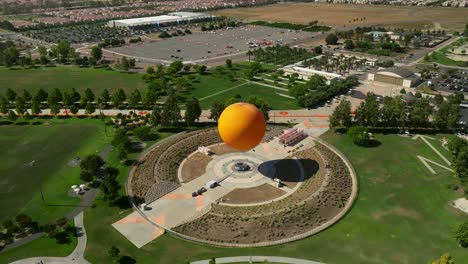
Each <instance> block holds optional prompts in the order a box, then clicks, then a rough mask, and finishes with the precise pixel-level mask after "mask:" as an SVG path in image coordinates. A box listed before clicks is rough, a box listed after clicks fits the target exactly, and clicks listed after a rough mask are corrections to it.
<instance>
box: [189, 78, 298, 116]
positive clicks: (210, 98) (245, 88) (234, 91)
mask: <svg viewBox="0 0 468 264" xmlns="http://www.w3.org/2000/svg"><path fill="white" fill-rule="evenodd" d="M205 82H208V80H206V81H205V80H203V79H202V81H201V82H200V83H195V84H193V87H194V90H193V91H192V94H193V95H194V96H195V97H197V98H198V99H199V100H200V105H201V107H202V109H209V108H210V106H211V104H212V103H213V102H214V101H217V100H218V101H221V102H225V101H226V100H228V99H229V98H232V97H235V96H236V95H240V96H242V98H243V99H245V98H247V97H248V96H251V95H252V96H256V97H257V98H261V99H263V100H265V101H266V102H267V103H268V104H269V105H270V106H271V107H272V108H273V109H274V110H278V109H281V110H283V109H289V110H292V109H301V108H302V107H300V106H299V105H298V104H297V102H296V99H291V98H287V97H284V96H281V95H278V94H277V92H279V93H282V94H287V93H288V92H287V91H281V90H276V89H274V88H271V87H266V86H262V85H258V84H254V83H247V82H246V83H239V84H235V83H232V84H231V85H229V86H227V85H226V86H217V87H213V88H214V89H216V92H214V93H205V90H204V86H203V83H205ZM214 89H213V91H214ZM196 94H203V95H204V96H196Z"/></svg>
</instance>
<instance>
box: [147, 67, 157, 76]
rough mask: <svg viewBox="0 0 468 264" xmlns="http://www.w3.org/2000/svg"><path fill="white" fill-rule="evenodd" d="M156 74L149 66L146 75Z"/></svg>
mask: <svg viewBox="0 0 468 264" xmlns="http://www.w3.org/2000/svg"><path fill="white" fill-rule="evenodd" d="M155 73H156V71H155V70H154V68H153V67H151V66H149V67H147V68H146V74H149V75H153V74H155Z"/></svg>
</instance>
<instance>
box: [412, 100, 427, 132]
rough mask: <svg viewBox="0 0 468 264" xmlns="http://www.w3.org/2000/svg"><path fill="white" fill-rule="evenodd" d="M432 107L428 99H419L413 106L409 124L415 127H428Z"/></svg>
mask: <svg viewBox="0 0 468 264" xmlns="http://www.w3.org/2000/svg"><path fill="white" fill-rule="evenodd" d="M432 110H433V109H432V106H431V104H430V103H429V100H428V99H426V98H420V99H418V100H417V101H416V102H415V103H414V104H413V106H412V109H411V111H410V114H409V122H410V123H411V125H412V126H414V127H423V126H426V125H427V124H428V122H429V116H431V114H432Z"/></svg>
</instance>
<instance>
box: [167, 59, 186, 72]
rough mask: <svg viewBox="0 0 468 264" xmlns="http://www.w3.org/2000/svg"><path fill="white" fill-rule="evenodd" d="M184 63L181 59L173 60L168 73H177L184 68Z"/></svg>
mask: <svg viewBox="0 0 468 264" xmlns="http://www.w3.org/2000/svg"><path fill="white" fill-rule="evenodd" d="M183 67H184V64H183V63H182V61H180V60H176V61H173V62H172V63H171V64H170V65H169V67H168V68H167V73H169V74H177V73H178V72H180V71H181V70H182V68H183Z"/></svg>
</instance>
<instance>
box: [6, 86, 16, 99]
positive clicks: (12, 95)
mask: <svg viewBox="0 0 468 264" xmlns="http://www.w3.org/2000/svg"><path fill="white" fill-rule="evenodd" d="M5 95H6V98H7V100H8V101H9V102H14V101H15V99H16V92H15V91H13V90H12V89H10V88H8V89H7V90H6V94H5Z"/></svg>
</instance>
